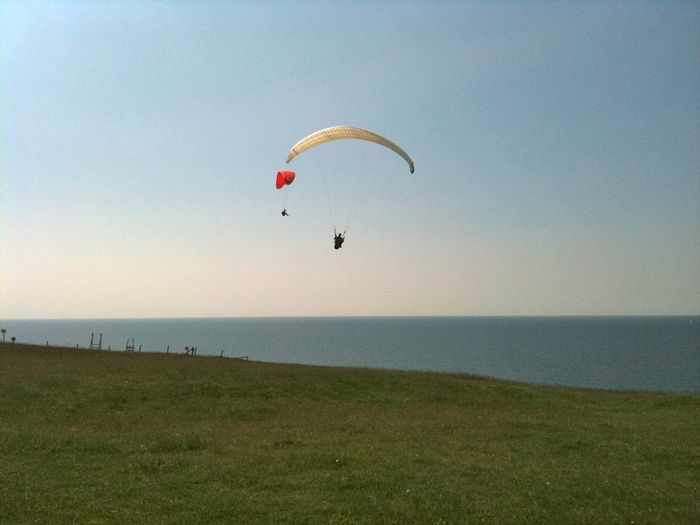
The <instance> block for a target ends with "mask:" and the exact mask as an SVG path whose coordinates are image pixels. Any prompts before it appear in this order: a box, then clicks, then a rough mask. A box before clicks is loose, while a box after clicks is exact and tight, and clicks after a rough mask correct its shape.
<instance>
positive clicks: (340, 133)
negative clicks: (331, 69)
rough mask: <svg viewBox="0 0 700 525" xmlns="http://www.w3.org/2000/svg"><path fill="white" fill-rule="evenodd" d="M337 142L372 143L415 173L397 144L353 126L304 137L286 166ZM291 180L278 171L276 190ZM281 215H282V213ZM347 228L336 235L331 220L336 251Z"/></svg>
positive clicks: (290, 153)
mask: <svg viewBox="0 0 700 525" xmlns="http://www.w3.org/2000/svg"><path fill="white" fill-rule="evenodd" d="M338 140H361V141H365V142H372V143H374V144H378V145H379V146H383V147H384V148H387V149H389V150H391V151H393V152H394V153H396V154H397V155H398V156H399V157H401V158H403V160H404V161H405V162H406V164H407V165H408V171H409V172H410V173H413V172H414V171H415V167H414V164H413V159H411V157H410V156H409V155H408V153H406V152H405V151H404V150H403V149H401V148H400V147H399V146H398V145H397V144H395V143H394V142H392V141H391V140H389V139H388V138H386V137H383V136H381V135H379V134H377V133H374V132H373V131H369V130H366V129H362V128H356V127H354V126H332V127H330V128H325V129H320V130H318V131H315V132H313V133H311V134H310V135H307V136H306V137H304V138H302V139H301V140H299V141H298V142H297V143H296V144H294V146H292V148H291V149H290V150H289V152H288V153H287V164H289V163H290V162H291V161H292V160H294V159H295V158H296V157H298V156H299V155H301V154H302V153H304V152H306V151H308V150H311V149H314V148H316V147H317V146H321V145H323V144H327V143H329V142H334V141H338ZM293 180H294V172H289V171H280V172H278V173H277V181H276V186H277V188H278V189H280V188H282V187H283V186H285V185H288V184H291V182H292V181H293ZM328 200H330V199H328ZM331 213H332V214H334V212H333V210H331ZM282 215H284V211H283V213H282ZM347 227H348V223H347V222H346V223H345V231H343V233H338V232H337V231H336V224H335V217H334V218H333V234H334V237H333V243H334V244H333V247H334V248H335V249H336V250H339V249H340V248H341V247H342V246H343V242H345V233H346V231H347Z"/></svg>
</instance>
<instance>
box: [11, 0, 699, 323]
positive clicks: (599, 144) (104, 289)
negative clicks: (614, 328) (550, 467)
mask: <svg viewBox="0 0 700 525" xmlns="http://www.w3.org/2000/svg"><path fill="white" fill-rule="evenodd" d="M342 124H345V125H353V126H358V127H361V128H365V129H370V130H373V131H375V132H377V133H380V134H382V135H384V136H386V137H388V138H390V139H391V140H393V141H394V142H395V143H397V144H398V145H399V146H401V147H402V148H403V149H405V150H406V151H407V152H408V153H409V155H411V157H412V158H413V160H414V162H415V167H416V168H415V173H414V174H413V175H411V174H410V173H408V169H407V167H406V165H405V164H404V163H403V161H402V160H401V159H400V158H399V157H398V156H395V155H393V154H391V152H389V151H388V150H384V149H383V148H381V147H380V146H376V145H374V144H370V143H349V142H350V141H347V142H345V143H341V142H336V143H333V144H328V145H326V146H321V147H319V148H317V150H313V151H310V152H307V153H305V154H303V155H301V156H300V157H299V158H298V159H295V160H294V161H293V162H292V163H291V164H289V165H287V164H285V159H286V155H287V151H288V150H289V149H290V148H291V146H292V145H293V144H294V143H295V142H297V140H299V139H300V138H302V137H304V136H305V135H307V134H309V133H311V132H313V131H315V130H318V129H321V128H326V127H329V126H333V125H342ZM322 150H323V151H322ZM281 169H295V170H296V172H297V178H296V180H295V182H294V184H293V185H291V186H289V187H286V188H284V189H283V190H280V191H277V190H276V189H275V188H274V180H275V174H276V172H277V171H278V170H281ZM283 207H286V208H287V209H288V211H289V213H290V216H289V217H282V216H281V214H280V211H281V209H282V208H283ZM334 226H335V227H337V228H340V229H344V228H345V227H346V226H347V228H348V231H347V236H346V242H345V245H344V246H343V248H342V249H341V250H337V251H336V250H334V249H333V227H334ZM676 314H678V315H687V314H693V315H697V314H700V3H698V2H681V1H677V2H656V1H654V2H646V1H634V2H586V1H582V2H536V1H533V2H449V1H445V2H428V1H421V2H410V1H408V2H407V1H400V2H399V1H388V0H387V1H377V2H366V1H353V2H349V1H336V2H329V1H319V2H304V1H295V2H291V1H290V2H283V1H279V2H265V1H251V2H245V1H240V2H223V1H200V2H180V1H163V2H126V1H124V2H119V1H113V2H101V1H100V2H88V1H73V2H68V1H64V2H62V1H51V2H41V1H36V2H35V1H27V2H25V1H22V2H16V1H5V0H0V319H1V318H4V319H16V318H138V317H228V316H236V317H238V316H244V317H251V316H319V315H324V316H325V315H342V316H344V315H349V316H353V315H366V316H375V315H397V316H406V315H407V316H411V315H676Z"/></svg>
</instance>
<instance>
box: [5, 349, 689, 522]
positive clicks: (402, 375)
mask: <svg viewBox="0 0 700 525" xmlns="http://www.w3.org/2000/svg"><path fill="white" fill-rule="evenodd" d="M0 523H2V524H6V523H52V524H54V523H71V524H73V523H119V524H124V523H197V524H200V523H372V524H375V523H402V524H403V523H426V524H427V523H499V524H501V523H518V524H522V523H547V524H552V523H561V524H575V523H601V524H614V523H619V524H623V523H624V524H631V523H635V524H640V523H650V524H651V523H653V524H676V523H678V524H698V523H700V396H690V395H686V396H684V395H675V394H674V395H671V394H650V393H637V392H625V393H623V392H601V391H590V390H574V389H563V388H549V387H542V386H530V385H523V384H515V383H507V382H502V381H495V380H488V379H483V378H476V377H471V376H466V375H452V374H432V373H415V372H396V371H381V370H367V369H347V368H345V369H342V368H328V367H312V366H297V365H282V364H269V363H258V362H248V361H242V360H235V359H220V358H218V357H202V356H199V357H190V356H183V355H163V354H145V353H130V354H126V353H116V352H105V351H94V350H92V351H91V350H77V349H62V348H45V347H41V346H38V347H37V346H25V345H11V344H0Z"/></svg>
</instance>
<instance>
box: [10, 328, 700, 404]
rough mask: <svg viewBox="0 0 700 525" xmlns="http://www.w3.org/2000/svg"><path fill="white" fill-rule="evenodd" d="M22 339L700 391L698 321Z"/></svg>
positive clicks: (73, 334)
mask: <svg viewBox="0 0 700 525" xmlns="http://www.w3.org/2000/svg"><path fill="white" fill-rule="evenodd" d="M0 324H1V325H2V327H3V328H5V329H6V330H7V335H6V337H7V338H9V337H11V336H15V337H16V338H17V341H18V342H30V343H40V344H44V343H46V342H47V341H48V342H49V344H53V345H67V346H75V345H76V344H79V345H80V346H81V347H85V346H88V345H89V343H90V334H91V333H92V332H94V333H95V341H97V338H98V337H99V334H100V332H101V333H102V345H103V348H105V349H106V348H107V347H108V346H111V349H112V350H119V351H123V350H124V347H125V344H126V340H127V338H132V337H133V338H134V342H135V345H136V348H137V349H138V347H139V346H141V349H142V351H144V352H165V351H166V349H167V348H168V345H169V347H170V352H178V353H182V352H183V351H184V347H185V346H193V345H194V346H197V350H198V354H199V355H204V354H210V355H220V353H221V351H223V355H224V356H226V357H239V356H248V357H249V358H250V359H253V360H259V361H273V362H287V363H305V364H318V365H335V366H353V367H371V368H391V369H402V370H432V371H441V372H464V373H469V374H477V375H483V376H490V377H496V378H503V379H511V380H515V381H523V382H527V383H540V384H549V385H567V386H574V387H590V388H604V389H636V390H654V391H664V392H700V317H698V316H694V317H417V318H407V317H398V318H391V317H389V318H387V317H379V318H369V317H366V318H365V317H358V318H235V319H229V318H216V319H201V318H198V319H139V320H134V319H129V320H118V319H108V320H102V319H90V320H84V319H80V320H7V321H0Z"/></svg>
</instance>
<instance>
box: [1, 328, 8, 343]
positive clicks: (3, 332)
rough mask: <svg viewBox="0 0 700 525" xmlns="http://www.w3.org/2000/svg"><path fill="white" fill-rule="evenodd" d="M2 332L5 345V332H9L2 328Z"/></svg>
mask: <svg viewBox="0 0 700 525" xmlns="http://www.w3.org/2000/svg"><path fill="white" fill-rule="evenodd" d="M0 332H2V342H3V343H4V342H5V332H7V330H6V329H5V328H0Z"/></svg>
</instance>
